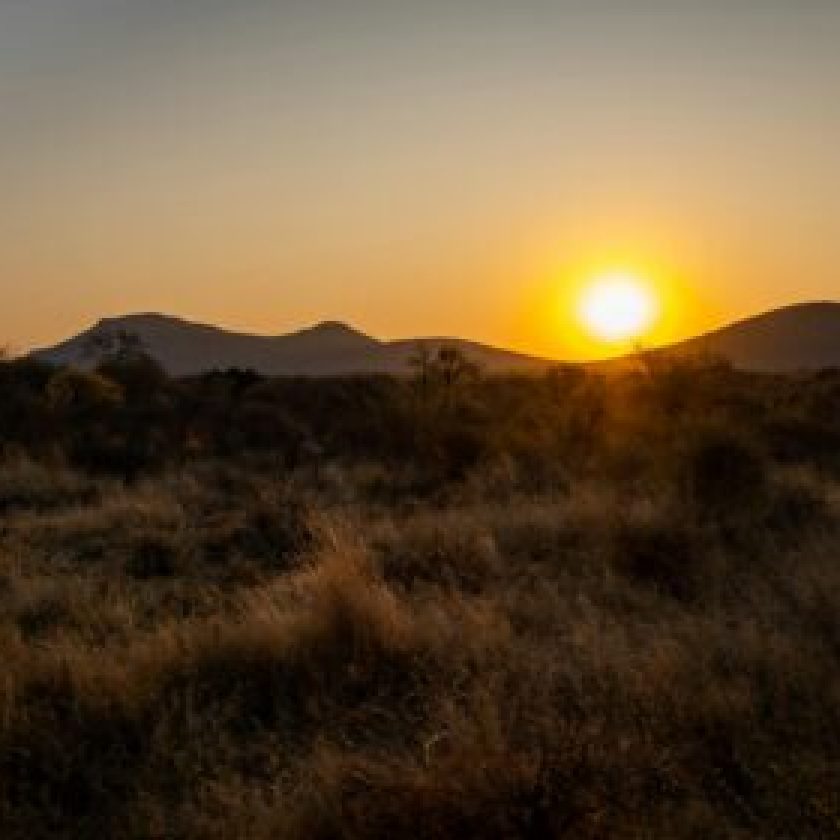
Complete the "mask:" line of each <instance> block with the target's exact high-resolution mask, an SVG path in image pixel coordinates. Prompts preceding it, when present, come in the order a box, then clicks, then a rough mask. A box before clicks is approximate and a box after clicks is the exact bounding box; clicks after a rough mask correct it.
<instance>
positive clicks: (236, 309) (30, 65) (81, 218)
mask: <svg viewBox="0 0 840 840" xmlns="http://www.w3.org/2000/svg"><path fill="white" fill-rule="evenodd" d="M838 45H840V2H838V0H788V2H782V0H704V2H702V3H701V2H689V1H688V0H686V2H681V0H668V2H666V1H665V0H662V2H653V0H649V1H648V0H638V1H637V2H636V1H635V0H615V2H607V1H606V0H604V2H599V0H588V2H586V1H585V0H565V2H564V0H552V2H549V0H543V2H538V0H530V2H529V0H516V1H515V2H514V0H509V2H500V1H499V2H497V1H496V0H482V2H478V0H447V1H446V2H438V0H424V2H419V0H417V2H400V0H390V1H389V2H373V0H335V2H327V1H326V0H299V2H281V0H274V2H271V1H270V0H236V2H234V0H226V1H225V2H223V0H0V119H2V131H0V184H2V188H3V190H2V193H3V200H2V203H0V290H1V291H2V307H0V344H2V343H7V344H9V345H11V346H12V347H13V348H15V349H24V348H27V347H31V346H34V345H41V344H45V343H50V342H52V341H54V340H56V339H59V338H61V337H64V336H67V335H69V334H70V333H73V332H76V331H78V330H79V329H81V328H83V327H86V326H88V325H89V324H90V323H91V322H93V321H95V320H97V319H98V318H100V317H102V316H105V315H116V314H122V313H125V312H131V311H146V310H155V311H165V312H169V313H172V314H176V315H182V316H186V317H189V318H192V319H194V320H203V321H210V322H214V323H219V324H223V325H226V326H229V327H233V328H240V329H246V330H253V331H256V332H265V333H277V332H284V331H287V330H289V329H293V328H296V327H299V326H303V325H305V324H307V323H311V322H314V321H318V320H323V319H341V320H346V321H350V322H352V323H353V324H355V325H356V326H358V327H359V328H361V329H363V330H365V331H368V332H370V333H372V334H374V335H377V336H381V337H402V336H410V335H421V334H423V335H432V334H437V335H440V334H444V335H445V334H450V335H452V334H457V335H461V336H464V337H470V338H475V339H478V340H484V341H488V342H491V343H495V344H500V345H507V346H511V347H515V348H518V349H523V350H527V351H531V352H536V353H542V354H547V355H551V356H556V357H581V356H588V355H593V354H597V353H598V351H599V349H603V348H597V347H593V346H589V345H587V344H586V343H585V342H584V341H582V340H581V337H580V336H579V335H577V334H576V333H575V327H574V326H573V324H572V323H571V316H570V315H569V310H570V309H571V304H570V296H571V294H572V290H573V289H574V288H576V286H577V285H578V284H579V283H580V281H581V278H582V277H586V276H588V275H589V274H592V273H597V271H598V270H600V269H602V268H610V267H614V266H623V267H628V268H633V269H636V270H640V271H643V272H645V273H647V274H649V275H650V276H651V277H652V279H653V281H654V283H655V284H656V286H657V287H658V288H660V289H662V290H663V292H664V294H665V298H666V317H665V318H664V319H663V322H662V325H661V327H660V329H659V330H658V332H657V333H656V334H655V336H653V338H655V340H657V341H666V340H670V339H673V338H676V337H680V336H683V335H687V334H689V333H693V332H696V331H698V330H701V329H705V328H708V327H711V326H714V325H716V324H718V323H722V322H724V321H727V320H730V319H732V318H736V317H740V316H743V315H747V314H751V313H753V312H756V311H759V310H763V309H766V308H770V307H773V306H776V305H781V304H785V303H789V302H794V301H798V300H804V299H814V298H819V299H825V298H832V299H833V298H838V297H840V268H839V267H838V266H840V46H838Z"/></svg>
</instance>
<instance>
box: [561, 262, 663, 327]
mask: <svg viewBox="0 0 840 840" xmlns="http://www.w3.org/2000/svg"><path fill="white" fill-rule="evenodd" d="M658 312H659V301H658V300H657V297H656V295H655V294H654V292H653V290H652V288H651V286H650V284H649V283H648V282H647V281H646V280H644V279H643V278H641V277H637V276H635V275H633V274H630V273H626V272H615V273H612V274H607V275H603V276H601V277H598V278H596V279H594V280H592V281H591V282H590V283H589V284H588V285H587V286H586V287H585V288H584V290H583V292H582V293H581V296H580V299H579V301H578V317H579V318H580V320H581V323H582V324H583V326H584V327H585V328H586V330H587V331H588V332H589V333H590V334H591V335H592V336H594V337H595V338H598V339H600V340H601V341H606V342H615V343H618V342H623V341H630V340H632V339H639V338H641V337H642V336H644V335H645V333H647V332H648V330H649V329H650V328H651V326H652V325H653V322H654V321H655V319H656V316H657V315H658Z"/></svg>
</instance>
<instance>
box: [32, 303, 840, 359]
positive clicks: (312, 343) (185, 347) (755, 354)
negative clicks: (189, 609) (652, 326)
mask: <svg viewBox="0 0 840 840" xmlns="http://www.w3.org/2000/svg"><path fill="white" fill-rule="evenodd" d="M120 332H124V333H128V334H131V335H136V336H138V337H139V338H140V339H141V340H142V342H143V346H144V347H145V349H146V350H147V351H148V352H149V353H150V354H151V355H152V356H154V357H155V358H156V359H157V360H158V361H159V362H160V363H161V364H162V365H163V366H164V367H165V368H166V370H167V371H168V372H169V373H171V374H173V375H176V376H181V375H188V374H194V373H200V372H203V371H207V370H213V369H225V368H231V367H237V368H251V369H253V370H256V371H259V372H260V373H263V374H266V375H286V376H333V375H343V374H364V373H401V372H404V371H405V370H406V369H407V366H408V360H409V359H410V358H411V356H412V354H413V353H414V352H416V349H417V347H418V346H419V345H425V346H426V347H428V348H429V349H431V350H434V349H435V348H437V347H440V346H441V345H444V344H445V345H449V346H456V347H458V348H460V349H461V350H462V351H463V352H464V353H466V354H467V355H468V356H469V358H471V359H472V360H473V361H475V362H478V363H479V364H480V365H481V366H482V367H483V368H484V369H485V370H487V371H490V372H497V373H499V372H539V371H542V370H545V369H546V368H547V367H548V366H550V365H551V364H552V363H553V362H552V361H551V360H548V359H541V358H538V357H535V356H527V355H524V354H521V353H515V352H513V351H510V350H503V349H500V348H496V347H491V346H488V345H486V344H479V343H477V342H472V341H466V340H464V339H458V338H439V337H436V338H418V339H401V340H396V341H381V340H379V339H376V338H373V337H371V336H369V335H365V334H364V333H362V332H359V331H358V330H355V329H353V328H352V327H350V326H348V325H347V324H344V323H341V322H337V321H325V322H323V323H321V324H318V325H316V326H314V327H310V328H308V329H303V330H300V331H298V332H293V333H288V334H284V335H276V336H262V335H251V334H247V333H239V332H231V331H228V330H224V329H221V328H219V327H214V326H209V325H207V324H196V323H192V322H189V321H185V320H182V319H180V318H174V317H171V316H167V315H160V314H156V313H145V314H138V315H127V316H124V317H120V318H106V319H103V320H101V321H99V322H98V323H97V324H95V325H94V326H92V327H91V328H90V329H88V330H85V331H84V332H82V333H80V334H79V335H76V336H74V337H72V338H69V339H68V340H67V341H64V342H62V343H60V344H58V345H56V346H54V347H50V348H46V349H43V350H38V351H35V352H34V353H33V354H32V355H34V356H35V357H36V358H39V359H42V360H45V361H48V362H52V363H55V364H76V365H82V366H86V365H91V364H93V363H94V362H95V361H96V355H95V354H91V352H90V351H91V346H92V339H94V338H95V337H96V336H101V335H116V334H119V333H120ZM661 352H667V353H673V354H677V355H697V354H709V355H713V356H720V357H723V358H726V359H728V360H729V361H731V362H732V364H733V365H735V366H736V367H739V368H744V369H747V370H756V371H768V372H774V371H777V372H785V371H795V370H814V369H819V368H825V367H840V303H837V302H828V301H824V302H815V303H802V304H795V305H792V306H787V307H783V308H781V309H776V310H772V311H770V312H766V313H763V314H761V315H756V316H754V317H752V318H747V319H746V320H743V321H738V322H736V323H733V324H730V325H728V326H725V327H722V328H720V329H717V330H714V331H712V332H709V333H705V334H703V335H699V336H696V337H694V338H690V339H687V340H686V341H682V342H679V343H678V344H674V345H671V346H670V347H666V348H662V350H661Z"/></svg>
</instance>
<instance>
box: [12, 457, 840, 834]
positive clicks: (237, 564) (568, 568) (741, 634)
mask: <svg viewBox="0 0 840 840" xmlns="http://www.w3.org/2000/svg"><path fill="white" fill-rule="evenodd" d="M734 457H736V460H737V453H736V455H735V456H734ZM727 463H729V464H731V463H733V461H732V459H731V458H730V459H729V460H728V461H727ZM701 467H702V465H701ZM747 467H749V465H747ZM741 472H742V474H738V473H737V470H736V473H735V474H730V475H728V476H727V478H726V481H725V483H724V484H723V485H722V486H715V485H714V481H713V480H712V484H713V486H712V487H711V489H709V488H704V485H703V484H702V481H703V480H707V481H708V480H710V479H708V477H706V478H705V479H704V473H703V472H702V469H698V468H697V467H696V465H695V468H694V471H693V472H692V473H691V474H690V476H689V478H691V481H688V482H687V481H686V479H685V475H682V474H680V475H677V476H676V477H673V476H666V477H665V478H661V477H657V478H656V480H648V481H645V482H622V481H618V480H615V479H613V478H607V477H602V478H600V479H599V478H597V477H596V478H592V477H590V478H588V479H583V478H582V479H580V480H579V481H577V482H575V483H574V485H573V486H571V487H568V486H565V485H564V486H560V485H558V486H555V487H551V486H544V487H542V488H540V489H539V490H538V491H537V490H530V491H528V492H526V491H524V490H517V489H515V488H516V486H518V485H517V483H516V482H513V481H511V480H509V479H508V478H505V475H504V470H501V471H500V470H499V469H498V468H497V469H495V470H487V471H485V472H483V473H475V474H473V475H472V476H470V477H469V478H468V480H466V481H463V482H459V483H458V484H457V485H453V486H452V487H449V488H447V489H446V490H445V491H442V492H440V493H438V494H437V495H436V496H435V498H434V499H430V498H426V499H425V500H417V499H413V498H411V497H410V496H408V495H406V494H404V493H403V494H400V493H397V492H396V491H394V492H393V493H391V494H390V495H389V494H387V493H385V494H383V492H382V488H381V485H382V482H383V477H382V475H380V474H379V472H377V468H376V467H370V468H365V467H361V466H360V467H357V468H342V469H339V468H332V467H331V468H324V469H322V470H319V471H317V472H314V473H313V472H311V471H310V472H307V473H286V474H283V475H282V476H279V475H278V473H276V472H273V471H272V470H270V469H265V468H256V467H253V466H250V467H248V466H245V465H244V464H243V465H240V466H236V465H233V464H230V463H228V464H206V465H203V466H202V465H197V466H194V467H192V468H190V469H188V470H181V471H179V472H170V473H168V474H166V475H163V476H160V477H158V478H155V479H149V480H145V481H142V482H140V483H137V484H135V485H133V486H131V487H125V486H123V485H122V484H119V483H116V482H109V481H105V480H96V481H95V480H92V479H88V478H85V477H83V476H80V475H77V474H74V473H71V472H67V471H66V470H58V471H56V468H49V469H48V468H45V467H39V466H37V465H34V464H31V463H29V462H25V461H12V462H9V463H7V464H6V465H5V466H3V467H2V469H0V495H3V498H4V499H5V500H6V504H5V508H4V509H5V513H4V516H3V520H2V540H0V656H2V661H3V679H2V681H0V835H2V836H3V837H4V838H18V837H20V838H23V837H26V838H41V837H43V838H46V837H80V838H82V837H103V836H106V837H125V838H132V837H136V838H145V837H161V838H164V837H165V838H199V837H200V838H214V837H218V838H230V837H249V838H269V837H271V838H274V837H290V838H295V837H300V838H340V837H348V838H353V837H374V838H375V837H381V838H393V837H401V836H406V837H421V838H422V837H429V838H433V837H456V836H466V837H487V838H499V837H581V838H586V837H592V838H596V837H598V838H600V837H668V838H681V837H685V838H689V837H732V838H739V837H814V838H825V837H834V836H840V734H838V733H840V669H838V664H839V663H840V612H838V608H840V566H838V563H837V556H838V549H840V533H838V530H837V527H836V514H837V504H838V502H837V499H838V490H837V487H836V486H835V484H834V483H833V481H832V480H831V479H829V478H826V477H819V476H817V475H816V474H814V473H812V472H808V471H802V470H800V471H797V472H790V471H783V470H781V469H778V468H775V467H774V468H768V470H767V474H766V475H764V474H763V473H762V474H761V475H753V474H752V473H750V471H749V469H746V470H742V471H741ZM733 475H734V477H733ZM739 475H740V478H739ZM739 480H742V485H738V484H737V482H738V481H739ZM506 482H507V483H506ZM373 487H376V488H378V489H377V490H376V492H373V491H372V490H371V488H373Z"/></svg>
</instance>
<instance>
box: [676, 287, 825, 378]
mask: <svg viewBox="0 0 840 840" xmlns="http://www.w3.org/2000/svg"><path fill="white" fill-rule="evenodd" d="M668 349H669V350H670V351H673V352H676V353H679V354H683V353H686V354H688V353H691V354H694V353H710V354H712V355H715V356H722V357H724V358H726V359H728V360H729V361H730V362H732V364H733V365H735V366H736V367H739V368H744V369H747V370H756V371H777V372H785V371H796V370H807V369H811V370H814V369H819V368H826V367H840V303H837V302H831V301H821V302H815V303H801V304H795V305H793V306H786V307H783V308H781V309H774V310H772V311H770V312H765V313H763V314H761V315H756V316H754V317H752V318H747V319H746V320H743V321H737V322H736V323H734V324H730V325H729V326H726V327H722V328H721V329H718V330H714V331H713V332H709V333H706V334H704V335H700V336H697V337H695V338H690V339H688V340H687V341H683V342H680V343H679V344H675V345H673V346H672V347H671V348H668Z"/></svg>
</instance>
